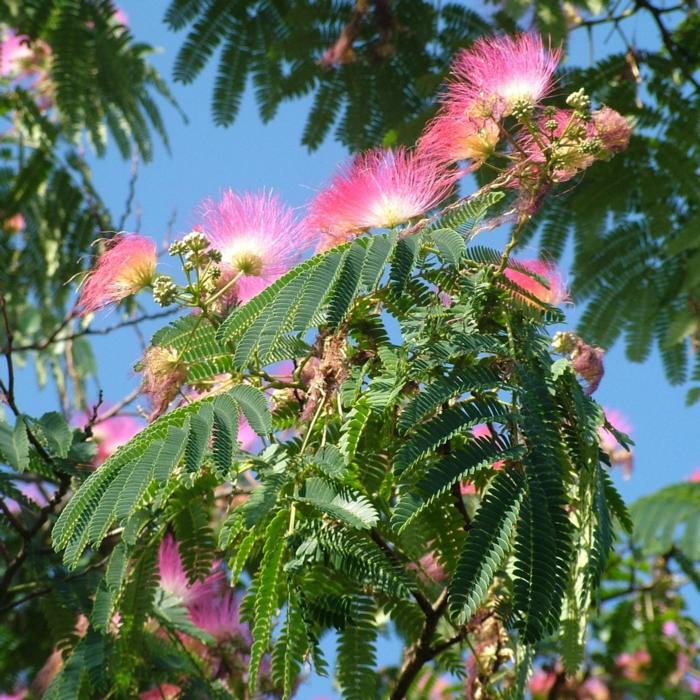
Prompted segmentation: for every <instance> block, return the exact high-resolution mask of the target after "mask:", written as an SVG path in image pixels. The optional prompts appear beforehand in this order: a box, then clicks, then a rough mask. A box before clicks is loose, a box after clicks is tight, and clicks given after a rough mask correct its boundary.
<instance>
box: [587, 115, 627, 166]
mask: <svg viewBox="0 0 700 700" xmlns="http://www.w3.org/2000/svg"><path fill="white" fill-rule="evenodd" d="M591 120H592V123H593V132H594V134H595V135H596V136H597V137H598V138H599V139H600V141H601V143H602V144H603V148H604V149H605V150H606V151H608V152H609V153H610V154H611V155H612V154H613V153H619V152H620V151H624V150H625V149H626V148H627V146H628V145H629V142H630V138H631V136H632V127H631V126H630V124H629V122H628V121H627V120H626V119H625V118H624V117H623V116H622V115H621V114H620V113H619V112H616V111H615V110H614V109H611V108H610V107H601V108H600V109H597V110H595V112H593V114H591Z"/></svg>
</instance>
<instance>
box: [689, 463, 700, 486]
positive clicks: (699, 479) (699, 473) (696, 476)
mask: <svg viewBox="0 0 700 700" xmlns="http://www.w3.org/2000/svg"><path fill="white" fill-rule="evenodd" d="M688 481H692V482H694V483H696V484H697V483H700V467H698V468H697V469H696V470H695V471H694V472H693V473H692V474H691V475H690V476H689V477H688Z"/></svg>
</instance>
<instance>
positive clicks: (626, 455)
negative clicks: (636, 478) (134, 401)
mask: <svg viewBox="0 0 700 700" xmlns="http://www.w3.org/2000/svg"><path fill="white" fill-rule="evenodd" d="M604 411H605V417H606V419H607V421H608V423H610V425H612V427H613V428H615V430H619V431H620V432H621V433H625V435H630V434H631V432H632V425H631V424H630V422H629V421H628V420H627V418H626V417H625V416H623V415H622V413H620V411H618V410H616V409H609V408H605V409H604ZM598 437H599V438H600V446H601V449H602V450H603V451H604V452H606V453H607V454H608V456H609V457H610V462H611V463H612V465H613V466H614V467H621V468H622V473H623V475H624V477H625V478H626V479H628V478H629V477H630V476H631V475H632V470H633V468H634V458H633V455H632V453H631V452H628V451H627V450H626V449H625V448H624V447H622V445H620V443H619V442H618V441H617V439H616V438H615V436H614V435H613V434H612V433H611V432H610V431H609V430H607V429H606V428H604V427H601V428H599V429H598Z"/></svg>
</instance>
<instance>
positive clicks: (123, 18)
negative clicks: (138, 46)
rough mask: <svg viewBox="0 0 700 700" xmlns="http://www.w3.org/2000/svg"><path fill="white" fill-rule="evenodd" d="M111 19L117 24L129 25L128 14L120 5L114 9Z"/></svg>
mask: <svg viewBox="0 0 700 700" xmlns="http://www.w3.org/2000/svg"><path fill="white" fill-rule="evenodd" d="M112 19H113V20H114V21H115V22H117V24H123V25H124V26H125V27H128V26H129V15H127V14H126V12H124V10H122V9H121V7H118V8H117V9H116V10H115V12H114V14H113V15H112Z"/></svg>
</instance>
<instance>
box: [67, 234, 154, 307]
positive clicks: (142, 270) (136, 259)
mask: <svg viewBox="0 0 700 700" xmlns="http://www.w3.org/2000/svg"><path fill="white" fill-rule="evenodd" d="M155 271H156V247H155V244H154V243H153V241H151V240H149V239H148V238H146V237H145V236H140V235H139V234H137V233H131V234H118V235H116V236H114V238H112V239H111V240H110V241H108V242H107V249H106V250H105V252H104V253H102V255H100V257H99V259H98V260H97V264H96V265H95V267H94V268H93V270H91V272H90V273H89V274H88V275H87V277H86V278H85V280H84V284H83V287H82V289H81V290H80V298H79V299H78V304H79V305H80V306H81V307H82V312H83V313H89V312H92V311H96V310H97V309H100V308H102V307H103V306H107V305H108V304H112V303H116V302H118V301H121V300H122V299H125V298H126V297H129V296H131V295H132V294H136V293H137V292H139V291H141V290H142V289H143V288H144V287H146V286H148V285H149V284H150V283H151V281H152V280H153V276H154V274H155Z"/></svg>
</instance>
